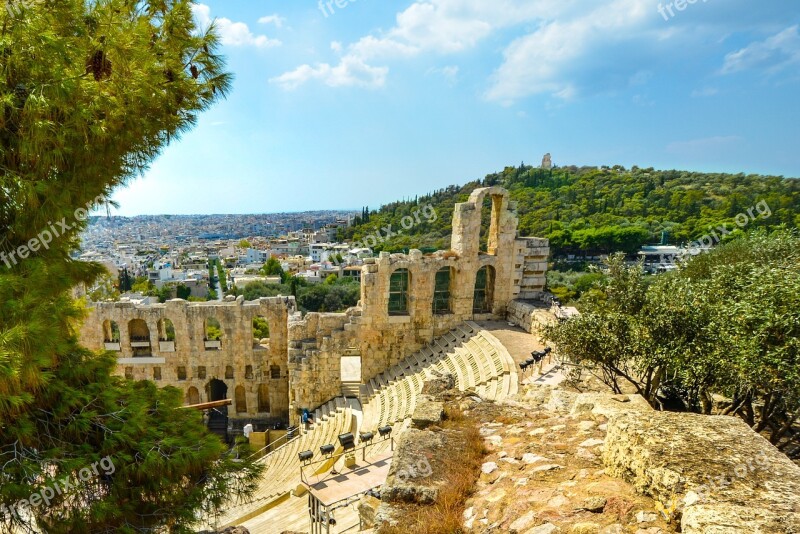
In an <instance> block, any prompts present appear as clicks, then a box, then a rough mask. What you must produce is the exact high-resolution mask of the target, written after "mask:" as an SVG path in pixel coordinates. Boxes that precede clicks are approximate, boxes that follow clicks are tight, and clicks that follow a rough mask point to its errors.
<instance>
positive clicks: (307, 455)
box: [297, 451, 314, 462]
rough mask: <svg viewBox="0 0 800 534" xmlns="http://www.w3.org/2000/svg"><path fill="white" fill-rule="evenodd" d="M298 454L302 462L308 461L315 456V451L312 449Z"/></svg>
mask: <svg viewBox="0 0 800 534" xmlns="http://www.w3.org/2000/svg"><path fill="white" fill-rule="evenodd" d="M297 456H298V458H300V461H301V462H307V461H309V460H310V459H311V458H313V457H314V453H313V452H312V451H303V452H301V453H298V454H297Z"/></svg>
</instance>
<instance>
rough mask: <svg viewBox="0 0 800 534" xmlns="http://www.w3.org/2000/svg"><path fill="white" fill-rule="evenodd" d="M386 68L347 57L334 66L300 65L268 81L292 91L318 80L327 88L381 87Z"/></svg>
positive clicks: (325, 64) (324, 64)
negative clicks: (372, 65)
mask: <svg viewBox="0 0 800 534" xmlns="http://www.w3.org/2000/svg"><path fill="white" fill-rule="evenodd" d="M388 73H389V69H388V68H387V67H371V66H369V65H367V64H366V63H364V62H363V61H361V60H359V59H358V58H355V57H352V56H347V57H344V58H342V60H341V62H340V63H339V64H338V65H336V66H331V65H329V64H328V63H320V64H318V65H316V66H313V67H312V66H311V65H300V66H299V67H297V68H296V69H294V70H293V71H289V72H286V73H284V74H281V75H280V76H278V77H276V78H272V79H271V80H270V82H271V83H275V84H278V85H280V86H281V87H282V88H283V89H286V90H292V89H296V88H297V87H299V86H301V85H303V84H304V83H306V82H308V81H311V80H319V81H321V82H322V83H324V84H325V85H327V86H329V87H348V86H356V87H366V88H378V87H383V86H384V85H385V83H386V75H387V74H388Z"/></svg>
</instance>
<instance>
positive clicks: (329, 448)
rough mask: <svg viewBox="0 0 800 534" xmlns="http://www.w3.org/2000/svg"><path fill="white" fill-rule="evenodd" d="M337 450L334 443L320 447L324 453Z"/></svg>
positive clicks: (331, 452)
mask: <svg viewBox="0 0 800 534" xmlns="http://www.w3.org/2000/svg"><path fill="white" fill-rule="evenodd" d="M335 450H336V447H335V446H333V445H323V446H322V447H320V448H319V452H321V453H322V454H333V451H335Z"/></svg>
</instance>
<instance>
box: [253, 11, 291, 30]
mask: <svg viewBox="0 0 800 534" xmlns="http://www.w3.org/2000/svg"><path fill="white" fill-rule="evenodd" d="M284 22H286V19H285V18H284V17H281V16H280V15H278V14H273V15H266V16H264V17H261V18H260V19H258V23H259V24H274V25H275V27H276V28H283V23H284Z"/></svg>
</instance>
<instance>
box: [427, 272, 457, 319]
mask: <svg viewBox="0 0 800 534" xmlns="http://www.w3.org/2000/svg"><path fill="white" fill-rule="evenodd" d="M454 278H455V269H453V268H452V267H449V266H448V267H442V268H441V269H439V270H438V271H436V274H435V276H434V281H433V299H432V308H433V313H435V314H437V313H438V314H442V313H451V312H452V311H453V302H452V289H453V280H454Z"/></svg>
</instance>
